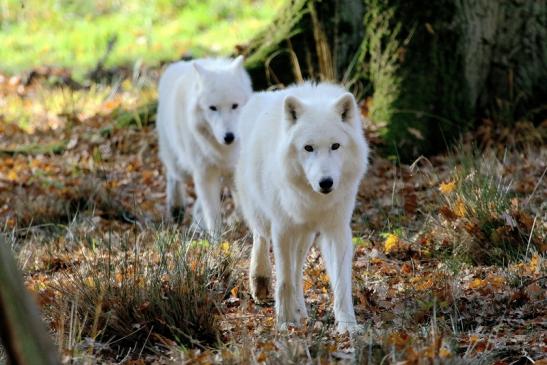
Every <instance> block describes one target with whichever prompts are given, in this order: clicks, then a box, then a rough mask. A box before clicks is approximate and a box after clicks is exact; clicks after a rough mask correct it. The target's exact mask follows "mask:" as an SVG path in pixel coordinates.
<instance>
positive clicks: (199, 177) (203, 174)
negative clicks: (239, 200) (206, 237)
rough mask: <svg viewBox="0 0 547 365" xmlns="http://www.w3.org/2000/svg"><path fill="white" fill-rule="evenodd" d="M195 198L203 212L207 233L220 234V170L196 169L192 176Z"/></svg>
mask: <svg viewBox="0 0 547 365" xmlns="http://www.w3.org/2000/svg"><path fill="white" fill-rule="evenodd" d="M194 183H195V188H196V194H197V198H198V200H199V204H200V208H201V209H202V212H203V218H204V220H205V227H206V228H207V231H208V233H209V234H210V235H211V236H213V237H216V236H217V235H218V234H220V226H221V223H222V222H221V217H220V187H221V185H220V171H218V170H217V169H215V168H208V169H205V170H203V171H198V172H197V173H196V174H195V176H194Z"/></svg>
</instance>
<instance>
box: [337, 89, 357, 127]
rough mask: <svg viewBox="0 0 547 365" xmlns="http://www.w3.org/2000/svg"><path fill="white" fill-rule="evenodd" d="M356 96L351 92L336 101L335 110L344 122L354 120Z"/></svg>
mask: <svg viewBox="0 0 547 365" xmlns="http://www.w3.org/2000/svg"><path fill="white" fill-rule="evenodd" d="M356 109H357V108H356V106H355V98H354V97H353V95H352V94H351V93H345V94H344V95H342V96H340V97H339V98H338V99H336V101H335V102H334V110H336V112H337V113H338V114H339V115H340V118H342V121H343V122H350V123H351V122H352V121H353V120H354V118H355V113H356Z"/></svg>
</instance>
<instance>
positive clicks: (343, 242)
mask: <svg viewBox="0 0 547 365" xmlns="http://www.w3.org/2000/svg"><path fill="white" fill-rule="evenodd" d="M323 233H324V234H323ZM320 241H321V251H322V254H323V260H324V261H325V266H326V268H327V273H328V275H329V277H330V281H331V286H332V290H333V292H334V317H335V318H336V322H337V330H338V332H346V331H349V332H350V333H354V332H357V331H359V330H360V327H359V325H358V324H357V321H356V320H355V311H354V310H353V298H352V293H351V267H352V258H353V245H352V242H351V228H350V227H349V226H347V227H346V228H336V229H334V230H333V232H322V234H321V237H320Z"/></svg>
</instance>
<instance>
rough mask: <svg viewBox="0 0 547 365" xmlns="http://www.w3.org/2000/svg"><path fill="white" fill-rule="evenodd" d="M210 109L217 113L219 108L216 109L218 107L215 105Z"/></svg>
mask: <svg viewBox="0 0 547 365" xmlns="http://www.w3.org/2000/svg"><path fill="white" fill-rule="evenodd" d="M209 109H211V110H212V111H214V112H216V111H217V107H216V106H214V105H211V106H210V107H209Z"/></svg>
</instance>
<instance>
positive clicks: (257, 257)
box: [249, 232, 272, 303]
mask: <svg viewBox="0 0 547 365" xmlns="http://www.w3.org/2000/svg"><path fill="white" fill-rule="evenodd" d="M271 276H272V266H271V264H270V241H269V239H268V238H266V237H263V236H261V235H260V234H259V233H258V232H254V233H253V249H252V253H251V264H250V270H249V284H250V288H251V295H252V296H253V299H254V300H255V302H257V303H262V302H264V301H266V300H267V299H268V297H269V295H270V285H271Z"/></svg>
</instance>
